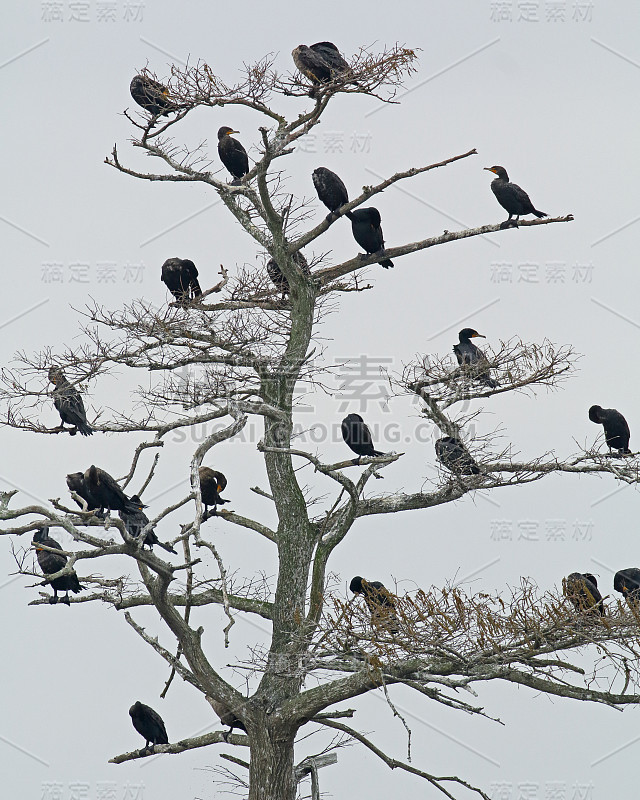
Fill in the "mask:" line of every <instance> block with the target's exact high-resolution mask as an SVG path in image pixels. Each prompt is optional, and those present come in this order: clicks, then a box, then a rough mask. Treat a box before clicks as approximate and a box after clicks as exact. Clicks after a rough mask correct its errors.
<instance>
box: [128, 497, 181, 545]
mask: <svg viewBox="0 0 640 800" xmlns="http://www.w3.org/2000/svg"><path fill="white" fill-rule="evenodd" d="M130 500H131V502H132V503H135V504H136V505H137V506H138V510H137V511H136V513H135V514H129V513H127V512H126V511H118V516H119V517H120V519H121V520H122V521H123V522H124V527H125V528H126V529H127V533H128V534H129V536H133V537H134V538H136V539H137V538H138V536H140V534H141V533H142V529H143V528H144V527H145V526H146V525H148V524H149V517H148V516H147V515H146V514H145V513H144V511H143V510H142V509H143V508H144V505H143V504H142V500H141V499H140V498H139V497H138V495H137V494H133V495H131V498H130ZM142 544H143V545H145V544H146V545H148V546H149V548H150V549H151V550H153V545H154V544H157V545H160V547H162V549H163V550H166V551H167V553H173V554H174V556H177V555H178V554H177V553H176V551H175V550H174V549H173V547H171V545H170V544H165V543H164V542H161V541H160V540H159V539H158V537H157V536H156V534H155V530H154V528H151V530H149V531H147V535H146V536H145V537H144V542H143V543H142Z"/></svg>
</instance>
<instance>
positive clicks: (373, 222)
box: [349, 206, 393, 269]
mask: <svg viewBox="0 0 640 800" xmlns="http://www.w3.org/2000/svg"><path fill="white" fill-rule="evenodd" d="M349 218H350V219H351V230H352V231H353V238H354V239H355V240H356V242H357V243H358V244H359V245H360V247H361V248H362V249H363V250H366V251H367V253H369V254H370V255H374V254H375V253H378V252H380V250H384V237H383V235H382V228H381V226H380V223H381V219H380V212H379V211H378V209H377V208H374V207H373V206H371V207H369V208H356V209H355V211H352V212H351V215H350V217H349ZM378 264H380V266H381V267H384V268H385V269H389V267H392V266H393V261H390V260H389V259H388V258H385V260H384V261H378Z"/></svg>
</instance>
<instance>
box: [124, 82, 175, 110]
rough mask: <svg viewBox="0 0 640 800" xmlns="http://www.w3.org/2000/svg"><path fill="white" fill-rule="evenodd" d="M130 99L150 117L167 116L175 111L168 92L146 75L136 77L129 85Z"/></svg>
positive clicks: (164, 87)
mask: <svg viewBox="0 0 640 800" xmlns="http://www.w3.org/2000/svg"><path fill="white" fill-rule="evenodd" d="M129 91H130V92H131V97H133V99H134V100H135V101H136V103H137V104H138V105H139V106H142V108H144V110H145V111H148V112H149V113H150V114H151V115H152V116H154V117H155V116H158V114H160V115H161V116H168V114H169V113H170V112H171V111H175V110H176V106H175V104H174V103H173V102H172V101H171V100H170V99H169V90H168V89H167V87H166V86H163V85H162V84H161V83H158V81H154V80H153V79H152V78H148V77H147V76H146V75H136V76H135V77H134V78H133V80H132V81H131V84H130V85H129Z"/></svg>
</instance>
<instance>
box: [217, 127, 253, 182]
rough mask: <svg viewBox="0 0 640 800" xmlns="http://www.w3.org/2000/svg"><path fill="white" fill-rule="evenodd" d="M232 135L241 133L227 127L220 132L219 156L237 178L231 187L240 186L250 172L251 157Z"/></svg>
mask: <svg viewBox="0 0 640 800" xmlns="http://www.w3.org/2000/svg"><path fill="white" fill-rule="evenodd" d="M232 133H240V131H234V130H233V128H226V127H222V128H220V130H219V131H218V155H219V156H220V161H222V163H223V164H224V165H225V167H226V168H227V169H228V170H229V172H230V173H231V174H232V175H233V177H234V178H235V180H233V181H231V185H232V186H238V184H240V183H241V180H242V178H243V177H244V176H245V175H246V174H247V172H249V157H248V156H247V151H246V150H245V149H244V147H243V146H242V145H241V144H240V142H239V141H238V140H237V139H234V138H233V137H232V136H231V135H230V134H232Z"/></svg>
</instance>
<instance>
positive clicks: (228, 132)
mask: <svg viewBox="0 0 640 800" xmlns="http://www.w3.org/2000/svg"><path fill="white" fill-rule="evenodd" d="M232 133H240V131H227V136H231V134H232Z"/></svg>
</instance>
